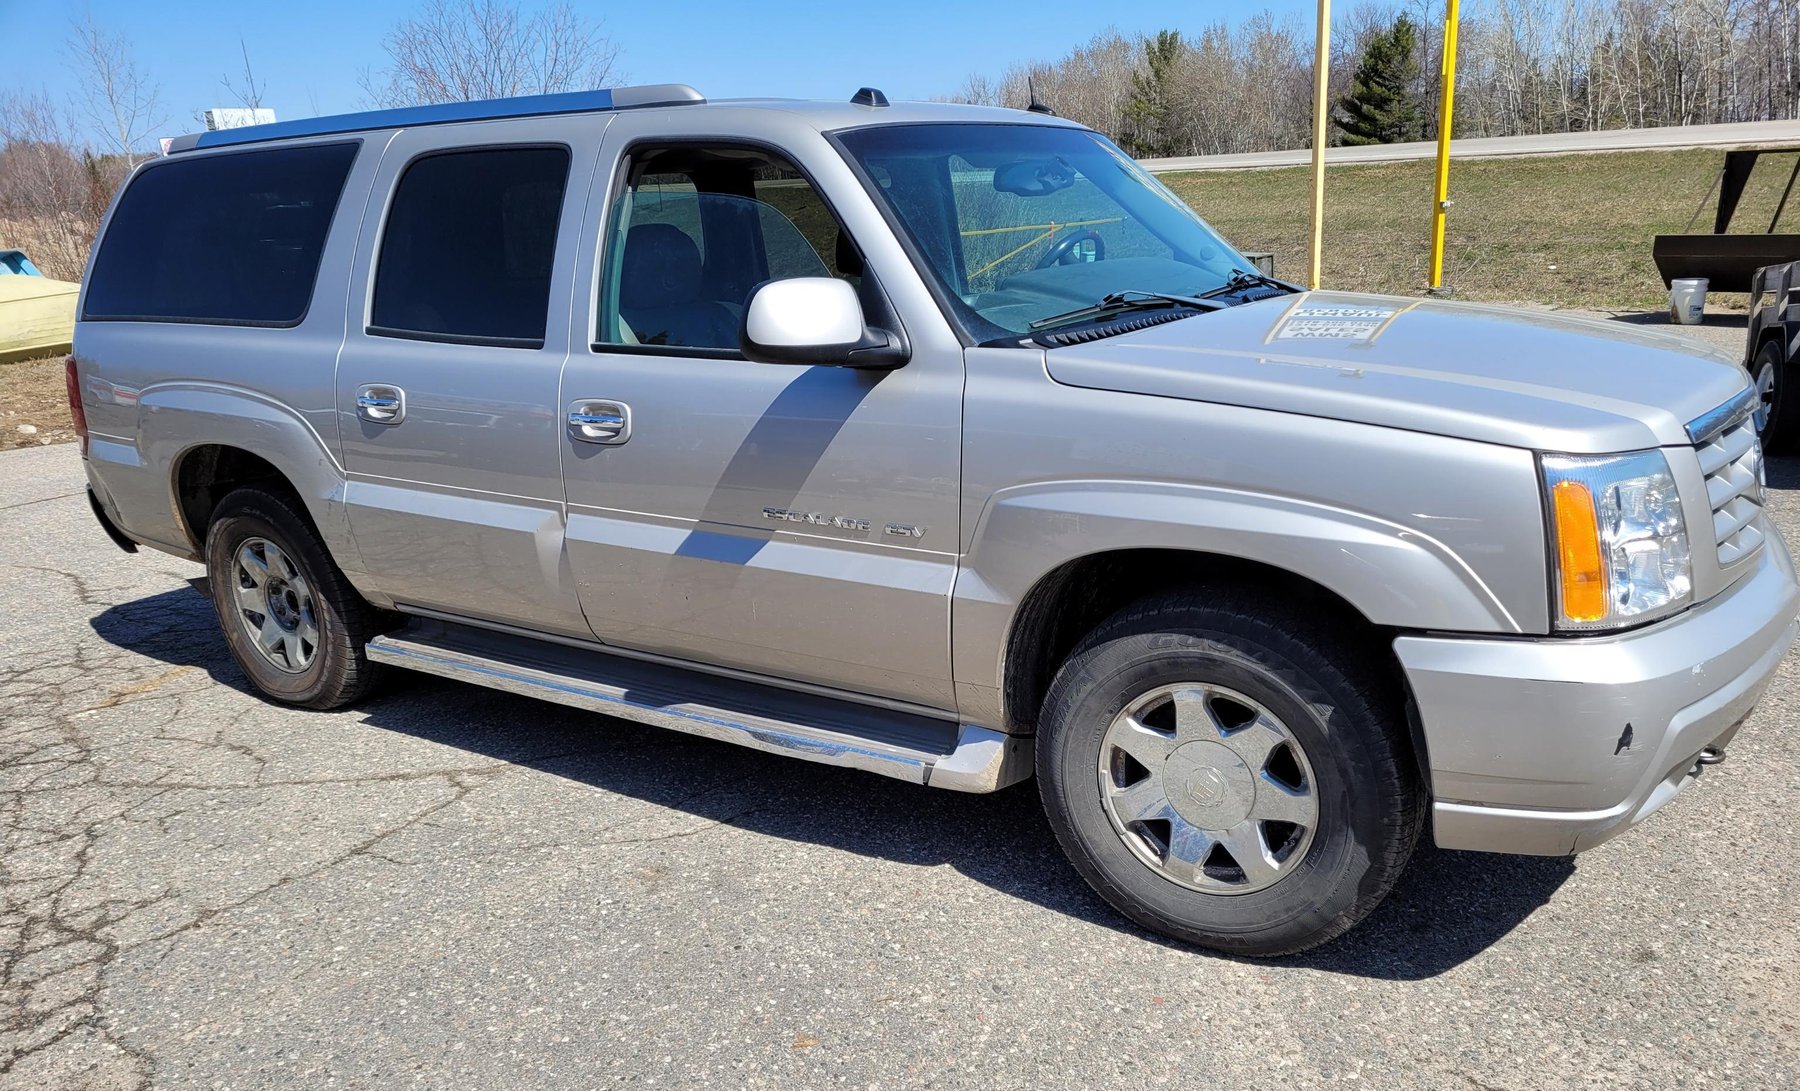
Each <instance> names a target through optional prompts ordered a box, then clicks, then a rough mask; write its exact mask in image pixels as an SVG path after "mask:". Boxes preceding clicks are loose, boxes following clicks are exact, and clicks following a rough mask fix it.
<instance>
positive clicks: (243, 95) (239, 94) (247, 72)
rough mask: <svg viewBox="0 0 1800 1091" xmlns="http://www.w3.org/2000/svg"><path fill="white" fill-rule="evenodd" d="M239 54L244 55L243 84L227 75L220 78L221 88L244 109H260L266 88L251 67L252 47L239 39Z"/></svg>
mask: <svg viewBox="0 0 1800 1091" xmlns="http://www.w3.org/2000/svg"><path fill="white" fill-rule="evenodd" d="M238 52H239V53H240V54H242V55H243V58H244V73H243V76H242V80H243V82H242V83H239V82H237V81H236V80H233V79H232V78H231V77H230V76H229V75H225V76H220V77H219V86H221V87H223V88H225V93H226V94H228V95H230V96H231V97H232V98H234V99H237V100H238V103H239V105H241V106H243V107H244V109H246V110H256V109H260V108H261V107H262V104H263V91H264V90H266V86H265V85H264V84H261V83H258V82H256V72H255V71H254V70H252V69H251V67H250V47H249V46H247V45H245V44H244V39H242V38H239V39H238Z"/></svg>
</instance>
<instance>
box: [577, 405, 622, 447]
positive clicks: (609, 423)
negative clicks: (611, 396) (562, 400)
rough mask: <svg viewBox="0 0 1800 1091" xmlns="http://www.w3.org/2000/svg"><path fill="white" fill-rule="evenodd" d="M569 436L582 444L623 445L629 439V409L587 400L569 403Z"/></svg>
mask: <svg viewBox="0 0 1800 1091" xmlns="http://www.w3.org/2000/svg"><path fill="white" fill-rule="evenodd" d="M569 435H570V437H571V438H573V439H577V440H580V441H581V442H583V443H606V444H620V443H624V442H625V441H626V440H628V439H630V438H631V407H630V406H628V405H626V404H625V403H624V402H601V401H590V400H588V399H583V400H581V401H578V402H570V403H569Z"/></svg>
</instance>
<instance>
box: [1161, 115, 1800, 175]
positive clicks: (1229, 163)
mask: <svg viewBox="0 0 1800 1091" xmlns="http://www.w3.org/2000/svg"><path fill="white" fill-rule="evenodd" d="M1655 148H1718V149H1720V150H1721V151H1722V150H1724V149H1726V148H1800V121H1742V122H1735V123H1733V124H1729V125H1670V126H1665V127H1663V128H1658V129H1606V130H1602V131H1599V132H1589V133H1544V134H1542V135H1540V136H1489V137H1476V138H1474V139H1470V140H1452V141H1451V142H1450V158H1452V159H1495V158H1501V157H1504V156H1509V155H1567V154H1569V153H1571V152H1625V151H1644V150H1648V149H1655ZM1436 155H1437V142H1436V141H1431V140H1422V141H1417V142H1409V143H1406V144H1368V145H1364V146H1360V147H1347V146H1346V147H1338V148H1327V149H1325V165H1326V166H1327V167H1339V166H1350V165H1351V164H1354V163H1400V162H1405V161H1406V160H1409V159H1431V158H1434V157H1435V156H1436ZM1311 161H1312V152H1311V151H1309V150H1308V149H1305V148H1298V149H1294V150H1292V151H1280V152H1245V153H1242V154H1239V155H1186V156H1178V157H1175V158H1170V159H1143V160H1139V162H1141V163H1142V164H1143V165H1144V167H1145V169H1147V170H1149V171H1150V172H1151V173H1153V174H1162V173H1165V172H1171V171H1184V170H1257V169H1267V168H1269V167H1299V166H1305V165H1306V164H1307V163H1309V162H1311Z"/></svg>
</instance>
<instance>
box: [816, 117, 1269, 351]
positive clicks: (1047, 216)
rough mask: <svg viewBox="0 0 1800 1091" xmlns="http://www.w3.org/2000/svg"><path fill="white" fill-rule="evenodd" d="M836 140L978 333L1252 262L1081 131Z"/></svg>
mask: <svg viewBox="0 0 1800 1091" xmlns="http://www.w3.org/2000/svg"><path fill="white" fill-rule="evenodd" d="M839 139H840V141H841V142H842V144H843V146H844V148H845V149H846V150H847V151H848V153H849V155H850V157H851V158H852V159H853V160H855V161H856V163H857V164H858V165H859V166H860V167H861V168H862V169H863V171H864V173H865V174H866V175H867V176H868V178H869V179H870V180H871V181H872V182H873V183H874V188H875V190H876V192H877V193H878V194H879V196H880V198H881V199H882V200H884V201H885V202H886V203H887V204H888V206H889V207H890V208H891V209H892V211H893V213H894V216H895V218H896V219H897V220H898V221H899V222H900V224H901V226H902V227H903V229H904V230H905V231H906V233H907V234H908V235H909V236H910V237H911V238H912V241H913V244H914V246H915V247H916V248H917V250H918V252H919V254H920V255H921V256H922V257H923V260H924V264H925V266H926V272H927V273H928V274H929V275H930V276H932V277H933V278H935V279H936V280H937V282H938V284H939V286H940V287H941V288H942V289H943V292H944V294H945V295H946V296H948V297H949V298H950V299H951V300H952V306H954V307H955V309H956V310H957V312H958V317H959V318H961V319H962V321H963V323H964V325H965V326H967V327H968V328H969V331H970V332H971V333H972V334H974V336H975V337H976V339H977V340H982V341H987V340H994V339H1000V338H1005V337H1007V336H1009V335H1013V334H1020V333H1025V332H1027V331H1029V330H1031V328H1032V323H1034V322H1041V321H1042V320H1045V319H1050V318H1053V317H1055V316H1061V315H1065V314H1068V313H1069V312H1071V311H1072V310H1075V309H1078V308H1082V307H1087V306H1089V305H1091V304H1094V303H1095V302H1096V301H1099V300H1101V299H1102V298H1104V297H1107V296H1109V295H1111V294H1112V293H1116V292H1141V293H1155V294H1162V295H1180V296H1198V295H1201V294H1203V293H1206V292H1212V291H1216V290H1218V289H1220V288H1222V287H1224V286H1225V285H1226V284H1227V282H1228V281H1230V279H1231V276H1232V274H1233V272H1234V271H1238V270H1249V269H1252V268H1254V267H1253V266H1251V265H1250V264H1249V263H1248V262H1247V261H1246V260H1245V259H1244V258H1243V257H1241V256H1239V254H1238V253H1237V251H1235V250H1233V249H1232V248H1231V246H1230V244H1229V243H1227V242H1226V241H1225V240H1224V239H1222V238H1220V237H1219V235H1218V234H1217V233H1216V232H1214V231H1213V229H1212V228H1210V227H1208V226H1207V225H1206V223H1205V222H1204V221H1203V220H1201V219H1200V217H1198V216H1196V215H1195V214H1194V212H1193V210H1192V209H1190V208H1188V206H1187V205H1186V204H1184V203H1183V202H1182V201H1181V199H1180V198H1178V197H1176V196H1175V195H1174V194H1173V193H1170V192H1169V191H1168V189H1166V188H1165V187H1164V186H1163V185H1162V183H1160V182H1158V181H1156V179H1154V178H1152V177H1151V176H1150V175H1149V174H1148V173H1146V172H1145V171H1144V169H1143V168H1142V167H1140V166H1138V165H1137V164H1136V163H1135V162H1133V161H1132V160H1131V158H1130V157H1129V156H1127V155H1126V154H1125V153H1124V152H1122V151H1120V150H1119V149H1118V148H1117V147H1116V146H1114V145H1113V144H1112V143H1111V142H1110V141H1108V140H1107V139H1106V138H1105V137H1103V136H1100V135H1099V134H1097V133H1093V132H1089V131H1087V130H1085V129H1074V128H1062V127H1060V126H1051V125H985V124H966V123H965V124H949V125H886V126H877V127H872V128H867V129H856V130H851V131H849V132H845V133H841V134H839Z"/></svg>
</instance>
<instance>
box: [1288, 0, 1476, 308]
mask: <svg viewBox="0 0 1800 1091" xmlns="http://www.w3.org/2000/svg"><path fill="white" fill-rule="evenodd" d="M1451 2H1452V3H1454V2H1455V0H1451ZM1318 49H1319V51H1318V55H1317V57H1316V58H1315V59H1314V60H1313V142H1312V172H1313V194H1312V199H1313V202H1312V279H1311V281H1310V283H1309V286H1310V287H1311V288H1312V289H1313V290H1314V291H1317V290H1318V288H1319V276H1320V274H1319V266H1320V264H1321V262H1322V261H1323V260H1324V252H1325V126H1326V124H1327V122H1328V121H1329V119H1330V116H1331V104H1330V103H1329V102H1327V101H1326V98H1325V95H1326V90H1327V85H1328V84H1329V83H1330V76H1331V0H1319V34H1318Z"/></svg>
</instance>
